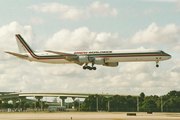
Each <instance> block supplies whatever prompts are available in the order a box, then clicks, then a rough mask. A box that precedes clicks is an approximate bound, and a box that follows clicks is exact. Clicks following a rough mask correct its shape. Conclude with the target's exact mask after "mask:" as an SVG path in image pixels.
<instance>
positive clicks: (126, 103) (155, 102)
mask: <svg viewBox="0 0 180 120" xmlns="http://www.w3.org/2000/svg"><path fill="white" fill-rule="evenodd" d="M97 97H98V110H100V111H108V100H109V104H110V105H109V106H110V111H133V112H136V111H137V110H138V109H137V101H139V111H140V112H148V111H151V112H161V111H163V112H180V91H175V90H173V91H170V92H168V93H167V94H166V95H163V96H157V95H151V96H145V94H144V93H143V92H142V93H141V94H140V96H139V97H138V99H137V97H133V96H130V95H129V96H119V95H115V96H113V97H110V98H105V97H103V96H98V95H95V96H94V95H91V96H89V97H88V98H86V99H85V100H84V102H83V103H81V105H80V110H82V111H97V101H96V100H97ZM161 103H162V104H161ZM74 106H75V108H77V109H79V103H78V102H76V101H75V102H74Z"/></svg>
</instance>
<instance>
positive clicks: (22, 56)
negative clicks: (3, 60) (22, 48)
mask: <svg viewBox="0 0 180 120" xmlns="http://www.w3.org/2000/svg"><path fill="white" fill-rule="evenodd" d="M5 53H8V54H11V55H14V56H16V57H20V58H27V57H28V55H22V54H19V53H14V52H8V51H5Z"/></svg>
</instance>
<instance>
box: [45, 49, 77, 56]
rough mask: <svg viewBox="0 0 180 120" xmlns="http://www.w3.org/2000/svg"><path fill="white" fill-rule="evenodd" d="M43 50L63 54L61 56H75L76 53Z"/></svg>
mask: <svg viewBox="0 0 180 120" xmlns="http://www.w3.org/2000/svg"><path fill="white" fill-rule="evenodd" d="M45 51H46V52H50V53H54V54H58V55H63V56H77V55H75V54H71V53H64V52H57V51H51V50H45Z"/></svg>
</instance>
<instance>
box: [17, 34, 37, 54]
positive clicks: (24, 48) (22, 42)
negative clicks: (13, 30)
mask: <svg viewBox="0 0 180 120" xmlns="http://www.w3.org/2000/svg"><path fill="white" fill-rule="evenodd" d="M15 37H16V41H17V44H18V48H19V52H20V53H28V50H29V51H33V50H32V49H31V48H30V47H29V45H28V44H27V43H26V42H25V40H24V39H23V38H22V37H21V35H20V34H16V35H15Z"/></svg>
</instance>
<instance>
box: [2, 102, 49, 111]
mask: <svg viewBox="0 0 180 120" xmlns="http://www.w3.org/2000/svg"><path fill="white" fill-rule="evenodd" d="M0 108H1V109H7V108H11V109H14V110H15V109H21V110H27V109H28V108H31V109H33V110H34V109H35V108H36V110H38V109H39V110H40V109H41V102H36V103H35V102H34V103H32V102H25V101H22V102H17V103H15V104H11V103H6V102H5V103H2V101H1V100H0ZM47 108H48V105H47V104H45V102H42V110H44V109H47Z"/></svg>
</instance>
